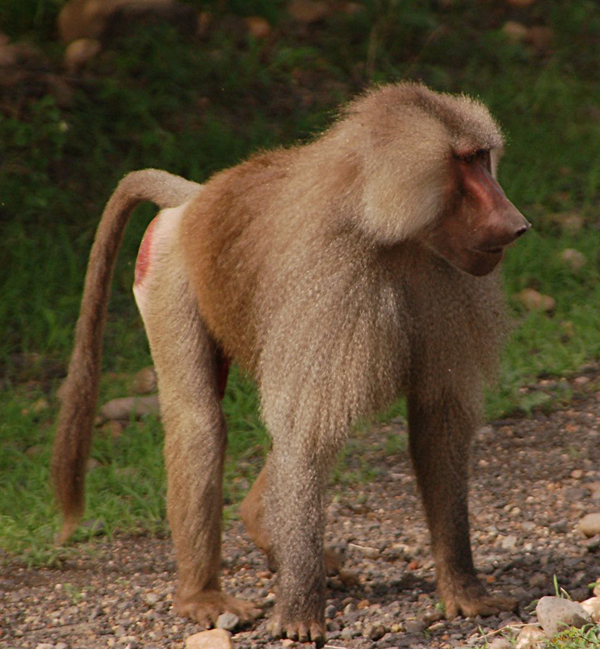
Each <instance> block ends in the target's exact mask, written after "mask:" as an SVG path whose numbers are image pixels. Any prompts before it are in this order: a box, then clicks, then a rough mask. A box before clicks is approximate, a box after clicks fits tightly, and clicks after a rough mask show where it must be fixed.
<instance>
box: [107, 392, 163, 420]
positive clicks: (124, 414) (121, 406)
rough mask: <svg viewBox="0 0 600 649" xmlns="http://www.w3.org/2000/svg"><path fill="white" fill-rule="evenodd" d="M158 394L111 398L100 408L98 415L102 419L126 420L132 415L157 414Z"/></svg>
mask: <svg viewBox="0 0 600 649" xmlns="http://www.w3.org/2000/svg"><path fill="white" fill-rule="evenodd" d="M159 411H160V409H159V405H158V396H156V395H151V396H148V397H124V398H123V399H113V400H112V401H109V402H108V403H105V404H104V405H103V406H102V408H100V416H101V417H102V418H103V419H117V420H121V421H123V420H124V421H128V420H129V419H131V418H132V417H135V418H140V417H143V416H145V415H154V414H158V413H159Z"/></svg>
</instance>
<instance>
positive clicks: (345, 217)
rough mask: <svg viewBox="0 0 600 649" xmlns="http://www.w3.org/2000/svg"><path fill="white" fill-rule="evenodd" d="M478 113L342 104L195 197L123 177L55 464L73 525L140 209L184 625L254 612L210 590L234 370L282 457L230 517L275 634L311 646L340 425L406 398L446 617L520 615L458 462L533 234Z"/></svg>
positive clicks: (320, 630) (412, 104)
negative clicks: (117, 287) (485, 574)
mask: <svg viewBox="0 0 600 649" xmlns="http://www.w3.org/2000/svg"><path fill="white" fill-rule="evenodd" d="M502 148H503V138H502V135H501V133H500V130H499V128H498V126H497V125H496V123H495V122H494V120H493V119H492V117H491V116H490V114H489V112H488V111H487V109H486V108H485V107H484V106H483V105H482V104H481V103H479V102H477V101H475V100H473V99H470V98H468V97H465V96H452V95H448V94H440V93H436V92H433V91H431V90H429V89H428V88H426V87H424V86H423V85H420V84H412V83H400V84H392V85H386V86H382V87H379V88H376V89H373V90H371V91H369V92H366V93H365V94H363V95H362V96H360V97H358V98H357V99H355V100H354V101H352V102H351V103H350V104H349V105H348V106H347V107H346V108H345V110H344V111H343V112H342V114H341V116H340V118H339V119H338V120H337V121H336V122H335V123H334V124H333V125H332V126H331V127H330V128H329V130H327V131H326V132H325V133H324V134H322V135H321V136H320V137H318V138H316V139H314V140H313V141H311V142H310V143H308V144H305V145H303V146H296V147H292V148H289V149H280V150H275V151H271V152H266V153H264V152H263V153H259V154H256V155H254V156H253V157H251V158H250V159H249V160H248V161H246V162H244V163H242V164H239V165H237V166H235V167H233V168H231V169H228V170H225V171H222V172H220V173H217V174H216V175H214V176H213V177H212V178H211V179H210V180H209V181H208V182H207V183H206V184H205V185H202V186H201V185H197V184H194V183H191V182H188V181H185V180H183V179H181V178H179V177H175V176H171V175H170V174H168V173H166V172H162V171H158V170H145V171H138V172H134V173H131V174H129V175H128V176H126V177H125V178H124V180H122V182H121V184H120V185H119V186H118V188H117V190H116V191H115V193H114V194H113V196H112V197H111V199H110V201H109V203H108V205H107V207H106V210H105V212H104V214H103V216H102V219H101V221H100V225H99V228H98V232H97V235H96V240H95V242H94V245H93V248H92V252H91V256H90V261H89V264H88V271H87V276H86V282H85V289H84V294H83V301H82V306H81V314H80V317H79V321H78V323H77V331H76V337H75V348H74V352H73V357H72V360H71V364H70V367H69V374H68V378H67V381H66V387H65V392H64V393H63V394H64V397H63V405H62V410H61V413H60V417H59V423H58V431H57V437H56V442H55V448H54V460H53V476H54V484H55V488H56V493H57V495H58V499H59V501H60V504H61V507H62V511H63V514H64V524H63V527H62V530H61V532H60V534H59V540H60V541H61V542H63V541H65V540H66V539H67V538H68V537H69V536H70V535H71V533H72V532H73V530H74V529H75V528H76V526H77V524H78V521H79V520H80V518H81V515H82V510H83V485H84V476H85V461H86V458H87V456H88V453H89V446H90V437H91V429H92V423H93V417H94V408H95V401H96V397H97V391H98V387H97V386H98V379H99V371H100V354H101V333H102V329H103V323H104V319H105V314H106V305H107V298H108V291H109V285H110V279H111V273H112V268H113V266H114V263H115V257H116V254H117V251H118V248H119V245H120V241H121V238H122V233H123V230H124V228H125V225H126V222H127V220H128V218H129V215H130V213H131V211H132V210H133V208H134V207H135V205H137V204H138V203H139V202H140V201H142V200H151V201H154V202H155V203H157V204H158V206H159V207H160V208H161V210H162V211H160V212H159V214H158V216H157V217H156V218H155V219H154V220H153V221H152V223H151V225H150V226H149V228H148V230H147V232H146V234H145V236H144V239H143V241H142V244H141V247H140V252H139V256H138V260H137V264H136V277H135V286H134V293H135V297H136V301H137V304H138V306H139V309H140V312H141V314H142V318H143V321H144V324H145V328H146V331H147V334H148V338H149V342H150V348H151V352H152V356H153V359H154V362H155V365H156V370H157V373H158V383H159V393H160V403H161V409H162V415H163V421H164V426H165V431H166V437H165V457H166V464H167V475H168V490H167V508H168V517H169V523H170V527H171V530H172V534H173V540H174V544H175V550H176V557H177V565H178V577H179V582H178V589H177V595H176V609H177V611H178V612H179V613H180V614H181V615H187V616H189V617H191V618H193V619H195V620H197V621H199V622H201V623H203V624H211V623H214V621H215V619H216V617H217V616H218V615H219V614H220V613H222V612H224V611H232V612H234V613H236V614H237V615H239V616H240V617H241V618H242V619H244V620H247V619H249V618H252V617H253V616H254V615H256V614H257V613H258V611H257V609H256V608H255V607H254V606H253V605H252V604H251V603H248V602H244V601H241V600H238V599H235V598H233V597H230V596H229V595H226V594H225V593H223V592H222V591H221V587H220V581H219V560H220V552H221V513H222V498H221V489H222V485H221V483H222V476H223V458H224V454H225V445H226V429H225V423H224V418H223V414H222V410H221V404H220V397H221V396H222V393H223V390H224V388H225V382H226V379H227V370H228V366H229V363H230V362H231V361H235V362H237V363H238V364H239V366H240V367H241V368H242V369H243V370H244V371H245V372H247V373H248V374H249V375H250V376H252V377H253V378H254V380H255V381H256V383H257V386H258V389H259V393H260V407H261V414H262V417H263V419H264V422H265V424H266V426H267V429H268V431H269V433H270V437H271V440H272V448H271V451H270V453H269V456H268V458H267V461H266V465H265V468H264V469H263V472H262V473H261V475H260V477H259V478H258V480H257V482H256V484H255V486H254V487H253V488H252V490H251V492H250V494H249V496H248V499H247V500H246V502H245V503H244V505H243V507H242V514H243V518H244V519H245V521H246V523H247V525H248V528H249V532H250V534H251V536H252V538H253V539H254V540H255V541H256V542H257V544H258V545H259V546H260V547H261V548H262V549H263V550H264V551H265V552H266V553H267V555H268V556H269V559H270V560H271V562H272V563H273V564H274V565H275V566H276V568H277V571H278V584H279V587H278V597H277V601H276V605H275V609H274V611H273V614H272V616H271V619H270V622H269V629H270V631H271V633H272V634H274V635H275V636H288V637H290V638H298V639H300V640H304V641H306V640H312V641H316V642H317V643H321V642H323V638H324V634H325V622H324V602H325V560H324V547H323V533H324V526H325V517H324V505H323V501H324V493H325V487H326V482H327V475H328V468H329V467H330V465H331V463H332V460H333V459H334V457H335V455H336V453H337V451H338V450H339V449H340V447H341V446H342V445H343V444H344V441H345V440H346V436H347V434H348V431H349V429H351V427H352V425H353V424H354V423H355V422H356V421H357V420H358V419H359V418H363V417H365V416H368V415H371V414H372V413H374V412H376V411H378V410H381V409H382V408H383V407H385V406H387V405H389V404H390V403H391V402H393V401H394V400H395V399H396V398H397V397H398V396H399V395H400V394H404V395H405V396H406V398H407V401H408V413H409V414H408V422H409V429H410V452H411V456H412V460H413V463H414V467H415V471H416V475H417V481H418V485H419V488H420V492H421V494H422V499H423V503H424V509H425V513H426V517H427V522H428V525H429V530H430V534H431V541H432V548H433V554H434V558H435V570H436V577H437V587H438V591H439V595H440V597H441V599H442V601H443V603H444V605H445V610H446V614H447V615H448V616H450V617H452V616H455V615H457V614H458V613H460V612H462V613H463V614H464V615H468V616H470V615H476V614H483V615H485V614H492V613H495V612H497V611H499V610H506V609H511V608H513V606H514V600H512V599H509V598H503V597H496V596H491V595H489V594H488V593H487V591H486V589H485V587H484V585H483V584H482V583H481V582H480V581H479V579H478V578H477V576H476V573H475V568H474V566H473V559H472V554H471V547H470V539H469V522H468V511H467V481H468V457H469V447H470V442H471V438H472V437H473V432H474V430H475V428H476V426H477V423H478V421H479V419H480V415H481V402H482V386H483V385H484V384H485V382H486V381H487V380H489V379H490V378H491V377H493V375H494V371H495V367H496V363H497V356H498V351H499V348H500V345H501V343H502V339H503V337H504V334H505V332H506V329H507V327H506V317H505V311H504V300H503V294H502V288H501V282H500V277H499V273H498V272H497V270H495V269H496V267H497V266H498V264H499V262H500V261H501V259H502V257H503V254H504V251H505V248H506V246H508V245H509V244H511V243H512V242H513V241H514V240H515V239H517V238H518V237H519V236H520V235H522V234H523V233H524V232H526V230H527V229H528V228H529V223H528V222H527V221H526V220H525V218H524V217H523V216H522V215H521V214H520V212H519V211H518V210H517V209H516V208H515V207H514V206H513V204H512V203H511V202H510V201H509V200H508V199H507V198H506V196H505V194H504V192H503V190H502V189H501V187H500V185H499V184H498V182H497V180H496V170H497V166H498V160H499V158H500V154H501V152H502Z"/></svg>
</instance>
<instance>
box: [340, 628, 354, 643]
mask: <svg viewBox="0 0 600 649" xmlns="http://www.w3.org/2000/svg"><path fill="white" fill-rule="evenodd" d="M353 637H354V629H353V628H352V627H350V626H346V627H344V628H343V629H342V630H341V632H340V638H341V639H342V640H351V639H352V638H353Z"/></svg>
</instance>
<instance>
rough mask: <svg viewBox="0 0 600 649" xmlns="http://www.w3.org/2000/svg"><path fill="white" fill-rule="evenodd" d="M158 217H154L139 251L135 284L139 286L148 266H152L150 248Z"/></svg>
mask: <svg viewBox="0 0 600 649" xmlns="http://www.w3.org/2000/svg"><path fill="white" fill-rule="evenodd" d="M157 220H158V218H155V219H153V220H152V221H151V222H150V225H149V226H148V229H147V230H146V232H145V233H144V237H143V239H142V243H141V244H140V249H139V252H138V256H137V259H136V260H135V280H134V285H135V286H137V285H138V284H139V283H140V282H141V281H142V280H143V279H144V277H145V276H146V273H147V272H148V268H150V249H151V246H152V231H153V230H154V226H155V225H156V221H157Z"/></svg>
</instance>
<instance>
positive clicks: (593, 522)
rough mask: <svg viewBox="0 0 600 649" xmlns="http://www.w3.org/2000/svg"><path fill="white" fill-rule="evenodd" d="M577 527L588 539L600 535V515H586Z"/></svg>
mask: <svg viewBox="0 0 600 649" xmlns="http://www.w3.org/2000/svg"><path fill="white" fill-rule="evenodd" d="M577 527H578V528H579V530H580V531H581V532H583V533H584V534H585V535H586V536H587V537H588V538H591V537H592V536H596V534H600V514H588V515H587V516H584V517H583V518H582V519H581V520H580V521H579V523H578V525H577Z"/></svg>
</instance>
